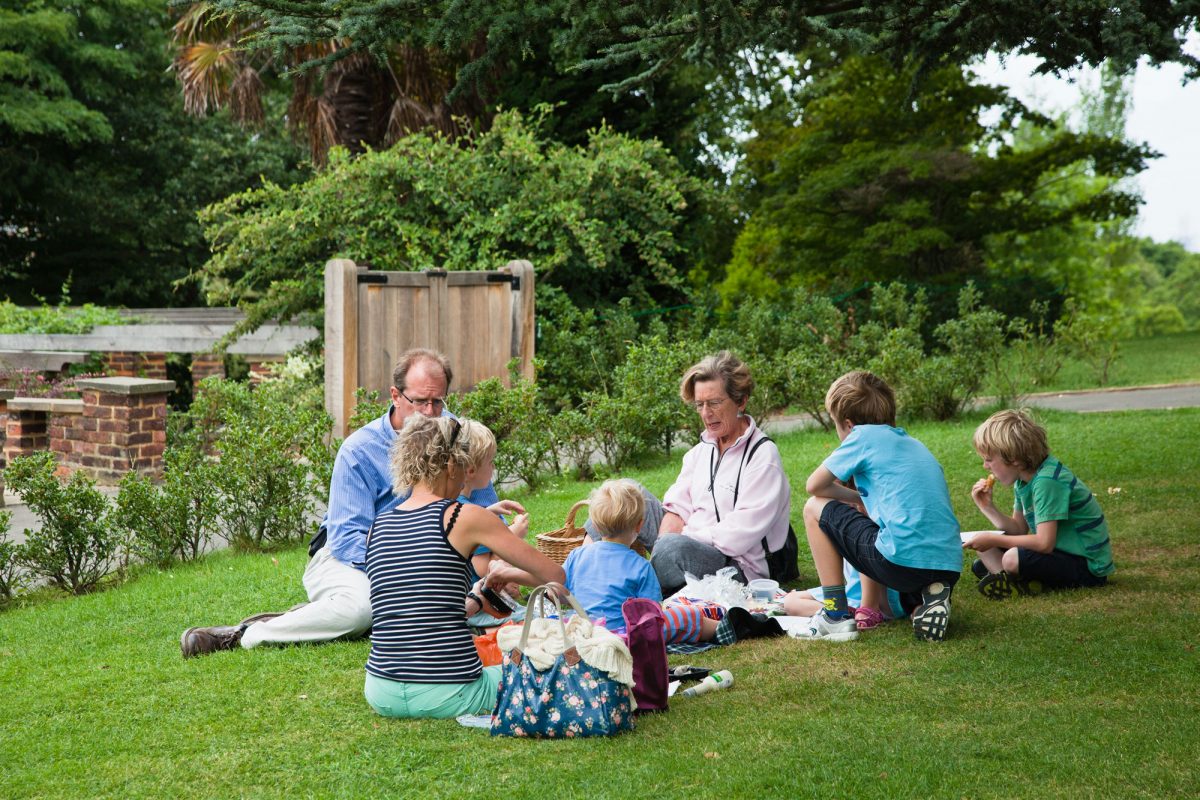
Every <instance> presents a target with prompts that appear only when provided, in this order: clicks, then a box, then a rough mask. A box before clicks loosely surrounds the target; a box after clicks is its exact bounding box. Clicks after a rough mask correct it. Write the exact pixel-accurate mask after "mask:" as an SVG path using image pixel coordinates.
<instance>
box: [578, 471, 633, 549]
mask: <svg viewBox="0 0 1200 800" xmlns="http://www.w3.org/2000/svg"><path fill="white" fill-rule="evenodd" d="M645 515H646V499H645V498H644V497H643V496H642V490H641V487H639V486H638V485H637V484H636V483H635V482H633V481H631V480H629V479H628V478H620V479H618V480H612V481H605V482H604V483H602V484H600V485H599V486H597V487H596V488H595V489H593V490H592V493H591V495H589V496H588V518H589V519H591V521H592V523H593V524H595V526H596V530H598V531H599V532H600V535H601V536H603V537H604V538H605V539H611V538H612V537H614V536H626V535H628V534H630V533H634V532H636V531H637V530H638V528H640V527H641V524H642V519H643V517H645Z"/></svg>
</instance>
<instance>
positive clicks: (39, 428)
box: [4, 397, 50, 465]
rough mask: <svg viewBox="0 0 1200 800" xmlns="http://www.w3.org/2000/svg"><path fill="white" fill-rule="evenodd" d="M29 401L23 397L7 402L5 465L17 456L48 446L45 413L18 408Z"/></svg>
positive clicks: (48, 437) (48, 438) (48, 439)
mask: <svg viewBox="0 0 1200 800" xmlns="http://www.w3.org/2000/svg"><path fill="white" fill-rule="evenodd" d="M29 399H31V398H24V397H23V398H19V399H18V398H14V399H12V400H9V401H8V424H7V426H6V430H5V437H4V463H5V464H6V465H7V464H8V463H10V462H11V461H12V460H13V459H14V458H16V457H18V456H27V455H30V454H32V453H36V452H37V451H39V450H45V449H46V448H47V447H49V446H50V436H49V430H48V427H47V425H46V422H47V420H46V416H47V415H46V412H45V411H39V410H33V409H22V408H19V407H18V406H20V405H21V404H22V402H23V401H26V400H29Z"/></svg>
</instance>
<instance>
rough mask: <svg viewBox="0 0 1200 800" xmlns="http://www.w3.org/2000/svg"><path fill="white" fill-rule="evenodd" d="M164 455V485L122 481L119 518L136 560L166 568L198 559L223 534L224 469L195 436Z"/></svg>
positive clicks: (133, 478)
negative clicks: (221, 482) (220, 523)
mask: <svg viewBox="0 0 1200 800" xmlns="http://www.w3.org/2000/svg"><path fill="white" fill-rule="evenodd" d="M185 436H187V437H188V438H190V439H191V440H192V441H190V442H186V443H185V442H181V441H179V440H178V439H177V440H176V442H175V443H174V444H173V445H172V446H171V447H170V448H168V449H167V451H166V453H165V454H164V455H163V483H162V486H161V487H158V486H155V485H154V483H153V482H152V481H150V480H149V479H148V478H143V477H141V476H139V475H138V474H137V473H135V472H130V473H127V474H126V475H125V477H124V478H123V479H122V480H121V492H120V494H119V495H118V496H117V501H116V506H117V519H118V520H119V521H120V525H121V526H122V528H123V529H124V530H125V531H127V533H128V540H129V543H130V546H131V548H132V550H133V552H134V554H135V555H136V556H138V557H139V558H141V559H142V560H144V561H147V562H149V563H151V564H154V565H156V566H160V567H166V566H169V565H170V564H172V563H173V562H175V561H176V560H180V561H190V560H192V559H195V558H198V557H199V556H200V554H201V553H203V552H204V551H205V550H206V549H207V547H208V546H209V545H210V543H211V542H212V540H213V537H214V535H215V534H216V531H217V520H218V513H219V510H220V504H219V503H220V501H219V498H218V496H217V492H216V490H215V486H216V485H217V484H218V482H219V477H218V472H219V471H220V466H219V465H218V464H216V463H215V462H214V461H213V460H212V459H211V458H209V457H208V456H207V455H206V454H205V453H204V450H203V448H202V447H201V446H200V443H199V437H198V436H196V434H195V432H189V434H185Z"/></svg>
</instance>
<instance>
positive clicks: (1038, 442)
mask: <svg viewBox="0 0 1200 800" xmlns="http://www.w3.org/2000/svg"><path fill="white" fill-rule="evenodd" d="M974 441H975V450H976V451H977V452H978V453H979V454H980V455H981V456H999V457H1000V458H1002V459H1003V460H1004V461H1005V462H1006V463H1008V464H1016V465H1017V466H1019V467H1024V468H1025V469H1037V468H1038V467H1040V466H1041V464H1042V462H1043V461H1045V460H1046V459H1047V458H1048V457H1049V455H1050V445H1049V444H1047V443H1046V429H1045V428H1043V427H1042V426H1041V425H1038V424H1037V423H1036V422H1034V421H1033V417H1031V416H1030V415H1029V413H1028V412H1027V411H1024V410H1021V411H1014V410H1008V411H997V412H996V413H995V414H992V415H991V416H990V417H988V418H987V419H985V420H984V421H983V423H982V424H981V425H980V426H979V427H978V428H976V429H975V439H974Z"/></svg>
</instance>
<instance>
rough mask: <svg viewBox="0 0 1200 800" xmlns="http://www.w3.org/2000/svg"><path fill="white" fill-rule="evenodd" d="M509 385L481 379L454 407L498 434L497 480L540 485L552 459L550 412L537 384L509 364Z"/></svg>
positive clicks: (457, 411) (461, 395)
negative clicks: (544, 403)
mask: <svg viewBox="0 0 1200 800" xmlns="http://www.w3.org/2000/svg"><path fill="white" fill-rule="evenodd" d="M509 384H510V386H509V387H506V386H505V385H504V384H503V383H502V382H501V381H500V379H499V378H488V379H487V380H484V381H481V382H480V383H479V384H478V385H476V386H475V388H474V389H472V390H471V391H470V392H467V393H465V394H460V395H456V396H455V398H454V401H453V402H454V411H455V413H456V414H458V415H459V416H462V417H467V418H469V419H474V420H478V421H479V422H482V423H483V424H484V425H487V426H488V429H489V430H491V432H492V435H494V436H495V437H496V459H495V465H496V475H495V481H496V483H505V482H508V481H512V480H522V481H524V482H525V484H526V485H528V486H531V487H532V486H537V485H538V483H539V481H540V479H541V476H542V474H543V473H544V472H545V470H546V468H547V466H548V465H549V464H550V462H551V460H552V459H551V450H552V448H553V441H552V439H551V436H550V416H549V414H547V413H546V411H545V410H544V407H543V405H542V403H540V402H539V399H538V387H537V384H535V383H533V382H532V381H529V380H526V379H525V378H523V377H522V376H521V375H520V373H518V372H517V363H516V361H515V360H514V361H513V362H512V363H510V364H509Z"/></svg>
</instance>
